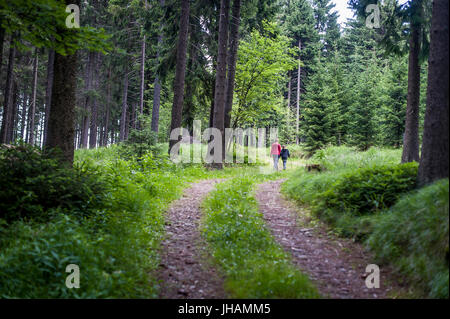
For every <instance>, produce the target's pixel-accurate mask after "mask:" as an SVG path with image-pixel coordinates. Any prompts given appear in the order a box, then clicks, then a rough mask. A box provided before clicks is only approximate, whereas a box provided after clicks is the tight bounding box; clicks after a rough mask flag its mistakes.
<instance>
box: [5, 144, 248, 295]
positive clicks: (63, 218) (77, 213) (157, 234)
mask: <svg viewBox="0 0 450 319" xmlns="http://www.w3.org/2000/svg"><path fill="white" fill-rule="evenodd" d="M8 152H10V153H11V154H12V155H11V154H10V155H11V156H12V157H11V156H10V158H11V159H13V160H14V159H15V160H16V161H15V162H14V163H12V162H11V163H9V162H6V163H5V162H2V165H4V166H8V165H10V166H11V165H13V166H11V167H16V168H17V169H16V170H14V171H8V172H6V171H2V173H4V174H2V175H1V177H2V180H1V181H2V183H4V185H8V184H11V185H13V184H14V185H13V186H14V188H13V189H14V191H15V193H14V196H16V197H15V198H14V202H16V203H24V204H23V205H22V206H21V207H22V211H21V212H22V213H21V214H15V211H11V213H9V212H8V213H7V215H4V216H3V217H4V218H2V217H1V216H0V278H1V280H0V297H2V298H157V297H158V289H159V287H158V286H159V284H158V281H157V279H156V270H157V267H158V264H159V254H158V250H159V247H160V242H161V238H162V235H163V231H164V212H165V210H166V209H167V208H168V207H169V205H170V203H171V202H172V201H173V200H174V199H176V198H178V197H179V196H180V195H181V194H182V191H183V189H184V188H185V187H187V186H188V183H189V182H193V181H196V180H199V179H205V178H227V177H231V176H237V175H239V174H240V173H241V172H242V171H246V170H247V168H245V167H240V166H235V167H228V168H226V169H224V170H223V171H209V170H207V169H205V168H204V167H203V166H202V165H174V164H172V163H171V162H170V161H169V160H168V159H167V156H166V155H165V154H161V153H155V154H154V153H152V152H151V151H150V152H147V153H145V154H144V155H143V156H141V157H139V158H136V157H129V155H127V157H126V158H127V159H124V158H122V157H121V153H122V150H121V149H120V147H118V146H112V147H108V148H100V149H94V150H78V151H76V153H75V168H73V169H72V168H61V169H59V168H58V170H57V172H58V174H56V173H55V169H54V168H55V167H54V166H55V165H56V164H55V163H54V162H53V161H52V160H50V159H45V158H42V157H41V155H40V152H39V150H38V149H28V150H27V151H26V152H25V155H26V156H24V155H23V154H24V153H23V151H22V150H12V151H11V150H10V151H8ZM2 154H4V152H3V153H2ZM8 154H9V153H8ZM2 156H3V155H2ZM20 156H22V158H21V159H20V160H17V158H18V157H20ZM2 160H5V157H4V156H3V157H2ZM46 167H49V169H43V168H46ZM76 167H82V169H78V168H76ZM19 168H20V169H22V168H26V169H27V171H26V172H22V171H21V170H19ZM248 170H249V172H250V173H251V172H253V171H254V170H255V168H248ZM22 173H24V174H25V173H26V174H27V176H28V178H21V175H20V174H22ZM94 173H95V174H94ZM74 174H78V175H79V176H80V177H79V178H78V179H74V178H72V176H74ZM78 175H77V176H78ZM43 182H45V185H44V184H42V183H43ZM97 184H98V185H100V186H101V187H97ZM11 187H12V186H11ZM74 190H76V191H77V192H75V191H74ZM2 193H3V191H2ZM4 194H6V193H4ZM48 194H50V195H51V196H52V198H53V199H52V200H51V201H50V200H45V199H46V198H45V197H46V196H47V195H48ZM73 194H75V195H77V196H76V197H74V196H73ZM69 200H70V201H69ZM47 203H51V205H50V204H48V205H47ZM59 203H61V204H59ZM25 204H26V205H25ZM25 213H26V214H25ZM69 264H76V265H78V266H79V268H80V288H78V289H68V288H67V287H66V285H65V279H66V277H67V276H68V275H69V274H68V273H66V271H65V270H66V266H67V265H69Z"/></svg>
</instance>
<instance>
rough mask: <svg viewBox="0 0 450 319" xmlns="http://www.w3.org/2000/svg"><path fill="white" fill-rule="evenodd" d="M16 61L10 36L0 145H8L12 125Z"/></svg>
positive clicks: (12, 38) (12, 37)
mask: <svg viewBox="0 0 450 319" xmlns="http://www.w3.org/2000/svg"><path fill="white" fill-rule="evenodd" d="M15 59H16V48H15V46H14V36H11V41H10V48H9V60H8V71H7V73H6V85H5V94H4V98H3V121H2V128H1V130H0V143H10V142H11V140H10V139H9V138H8V135H9V134H8V132H9V131H10V130H9V129H10V126H11V125H12V123H11V122H12V109H11V108H12V87H13V77H14V61H15Z"/></svg>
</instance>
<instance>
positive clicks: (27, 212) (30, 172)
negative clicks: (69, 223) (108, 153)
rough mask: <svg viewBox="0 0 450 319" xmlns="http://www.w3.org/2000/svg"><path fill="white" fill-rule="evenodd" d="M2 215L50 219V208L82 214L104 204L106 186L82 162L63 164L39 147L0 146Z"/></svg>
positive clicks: (22, 145)
mask: <svg viewBox="0 0 450 319" xmlns="http://www.w3.org/2000/svg"><path fill="white" fill-rule="evenodd" d="M0 185H2V191H1V192H0V218H4V219H5V220H6V221H8V222H10V221H13V220H17V219H20V218H32V219H40V220H48V219H49V218H50V216H51V214H48V213H47V211H49V210H50V209H51V208H62V209H64V210H65V211H67V212H70V213H71V214H74V215H77V216H79V217H84V216H87V215H89V214H91V213H93V212H94V211H95V209H96V208H98V207H101V205H102V201H103V196H104V192H105V185H104V183H103V182H102V181H101V179H100V177H99V174H97V172H95V171H93V170H92V169H91V170H86V169H85V168H84V167H83V166H82V165H80V166H75V167H74V168H68V167H62V166H61V165H60V164H59V163H58V162H57V161H56V160H54V159H52V158H49V157H47V155H42V154H41V152H40V151H39V149H37V148H34V147H31V146H28V145H26V144H19V145H14V146H9V147H6V146H2V147H0Z"/></svg>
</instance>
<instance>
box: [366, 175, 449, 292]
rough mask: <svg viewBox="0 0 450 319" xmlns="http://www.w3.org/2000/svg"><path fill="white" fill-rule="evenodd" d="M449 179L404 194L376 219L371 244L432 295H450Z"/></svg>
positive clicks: (370, 239)
mask: <svg viewBox="0 0 450 319" xmlns="http://www.w3.org/2000/svg"><path fill="white" fill-rule="evenodd" d="M448 196H449V182H448V179H445V180H441V181H438V182H436V183H434V184H432V185H430V186H427V187H424V188H422V189H420V190H418V191H416V192H414V193H412V194H408V195H406V196H404V197H402V198H401V199H400V200H399V201H398V203H397V204H396V205H395V206H393V207H392V208H391V209H390V210H388V211H385V212H384V213H383V214H381V215H380V217H379V218H378V219H377V222H376V223H374V229H373V233H372V235H371V236H370V237H369V238H368V240H367V244H368V245H369V247H370V248H371V249H372V250H373V251H374V252H375V254H376V257H377V258H378V259H380V260H381V261H384V262H390V263H392V264H394V265H395V266H396V268H397V270H398V271H399V272H400V273H402V274H405V275H407V276H408V278H409V279H410V281H411V282H412V283H414V284H415V285H416V286H418V287H420V288H422V289H423V291H424V292H425V294H426V295H427V296H428V297H431V298H448V297H449V291H448V290H449V255H448V251H449V197H448Z"/></svg>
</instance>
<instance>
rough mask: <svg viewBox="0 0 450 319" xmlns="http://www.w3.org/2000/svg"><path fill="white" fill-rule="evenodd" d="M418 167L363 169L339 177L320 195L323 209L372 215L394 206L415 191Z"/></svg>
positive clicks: (403, 165)
mask: <svg viewBox="0 0 450 319" xmlns="http://www.w3.org/2000/svg"><path fill="white" fill-rule="evenodd" d="M417 169H418V164H417V163H406V164H400V165H393V166H388V165H385V166H375V167H367V168H361V169H358V170H356V171H353V172H349V173H346V174H343V175H341V176H340V178H339V179H338V180H337V181H335V182H334V183H333V184H331V185H329V188H328V189H327V190H326V191H324V192H323V193H321V194H320V195H319V197H320V200H319V201H318V204H319V207H318V208H317V209H318V210H320V209H332V210H334V211H336V212H337V211H341V212H352V213H355V214H358V215H364V214H368V213H373V212H376V211H379V210H382V209H385V208H388V207H390V206H392V205H393V204H394V203H395V202H396V201H397V199H398V198H399V196H400V195H402V194H404V193H406V192H408V191H410V190H412V189H414V188H415V187H416V178H417Z"/></svg>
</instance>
